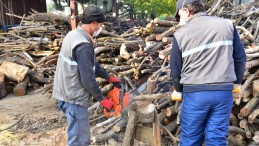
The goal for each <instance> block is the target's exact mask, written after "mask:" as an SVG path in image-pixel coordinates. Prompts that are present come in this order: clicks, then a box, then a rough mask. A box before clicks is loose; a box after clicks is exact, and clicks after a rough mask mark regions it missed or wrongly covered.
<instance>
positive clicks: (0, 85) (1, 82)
mask: <svg viewBox="0 0 259 146" xmlns="http://www.w3.org/2000/svg"><path fill="white" fill-rule="evenodd" d="M6 93H7V92H6V89H5V75H4V74H3V73H1V72H0V99H1V98H3V97H5V96H6Z"/></svg>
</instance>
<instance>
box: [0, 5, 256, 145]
mask: <svg viewBox="0 0 259 146" xmlns="http://www.w3.org/2000/svg"><path fill="white" fill-rule="evenodd" d="M231 3H232V2H228V1H227V0H225V1H224V0H221V1H215V2H214V3H213V2H212V3H211V4H210V5H211V9H209V10H208V13H209V14H210V15H218V16H223V17H226V18H230V19H232V20H233V22H234V24H235V25H236V26H237V30H238V31H239V33H240V38H241V40H242V42H243V44H244V46H245V49H246V50H245V51H246V54H247V64H246V69H247V71H246V73H245V76H244V82H243V84H242V91H241V94H240V95H235V104H234V107H233V111H232V114H231V117H230V125H231V126H230V130H229V135H228V141H229V144H230V145H248V144H253V143H254V144H256V143H258V142H259V141H258V136H259V134H258V133H259V132H258V125H259V118H258V114H259V112H258V108H259V107H258V105H259V98H258V95H257V94H258V91H259V90H258V89H257V86H258V85H257V84H258V73H259V71H258V66H259V62H258V56H259V55H258V52H259V48H258V47H259V40H258V39H259V37H258V24H259V23H258V4H257V3H248V4H246V5H241V6H238V5H236V6H235V5H233V4H231ZM247 8H251V9H249V10H248V9H247ZM231 10H232V11H231ZM230 11H231V12H230ZM36 14H37V13H36V12H34V14H32V16H29V17H21V19H22V21H21V24H22V25H21V26H18V27H14V28H12V29H11V30H10V31H9V32H8V33H0V42H1V44H0V55H1V62H2V65H1V67H0V72H2V73H3V74H0V79H1V80H0V88H1V89H3V87H6V88H8V92H13V91H14V92H17V93H19V95H24V94H25V93H26V92H25V91H26V87H28V88H29V89H31V90H32V91H33V92H34V93H35V92H37V91H42V90H44V91H45V92H51V90H52V82H53V77H54V71H55V67H56V61H57V57H58V52H59V49H60V46H61V45H62V40H63V38H64V36H65V34H66V33H67V32H68V30H69V25H68V23H67V22H66V21H61V19H60V18H57V17H54V16H51V18H52V17H54V18H55V19H54V20H55V21H54V20H53V19H50V18H49V19H48V20H46V19H44V20H41V21H40V20H36V19H35V18H33V16H34V15H36ZM42 15H43V14H42ZM110 19H111V20H112V21H114V22H115V20H114V19H113V18H110ZM256 22H257V23H256ZM114 25H115V24H114V23H112V22H110V23H105V28H106V29H104V30H103V31H102V32H101V35H100V37H99V38H97V39H96V41H95V42H96V46H97V47H96V49H95V54H96V59H97V61H98V62H99V63H100V64H101V66H103V67H104V68H105V69H106V70H107V71H108V72H109V74H111V75H114V76H118V77H121V78H124V79H125V81H126V82H127V85H128V87H127V88H126V89H127V91H129V92H130V93H134V91H135V90H136V89H139V88H138V87H142V88H144V89H145V90H144V91H142V90H141V91H140V92H141V93H140V94H139V93H138V94H139V95H137V94H134V96H132V102H131V103H130V105H129V106H128V107H127V108H125V109H123V111H122V112H121V115H120V116H118V117H117V116H116V117H110V118H107V117H105V116H104V115H103V110H102V109H101V108H99V103H98V102H94V100H93V102H91V103H90V107H89V109H88V110H89V120H90V124H91V127H92V129H91V130H92V137H91V139H92V142H93V143H97V144H103V143H108V144H109V145H113V146H115V145H140V144H141V143H142V142H145V143H146V144H150V145H157V144H159V143H160V142H161V141H162V145H173V144H176V145H177V143H178V141H179V134H180V126H179V124H180V110H181V102H173V101H172V100H171V99H170V95H171V94H170V93H171V92H172V91H173V89H172V86H171V78H170V67H169V59H170V57H169V55H170V52H171V48H172V45H173V44H172V39H173V34H174V32H175V30H176V29H177V28H178V27H179V26H178V25H177V23H176V22H174V21H170V20H160V19H154V20H152V21H151V22H150V23H148V24H147V25H146V27H134V28H131V29H128V30H127V31H126V32H124V33H118V31H117V30H121V29H119V28H117V27H114ZM5 78H6V79H5ZM96 80H97V82H98V83H99V85H100V87H101V89H102V91H103V93H104V95H106V94H107V92H108V91H110V90H111V89H112V88H113V85H112V84H109V83H108V82H107V81H105V80H103V79H101V78H96ZM42 86H44V87H43V88H40V87H42ZM10 87H12V88H10ZM9 88H10V89H9ZM14 88H22V90H17V91H15V90H14ZM28 88H27V89H28ZM5 92H6V90H0V96H1V95H3V94H5ZM17 95H18V94H17ZM153 133H154V134H153ZM161 135H162V137H161ZM134 139H136V140H135V141H134Z"/></svg>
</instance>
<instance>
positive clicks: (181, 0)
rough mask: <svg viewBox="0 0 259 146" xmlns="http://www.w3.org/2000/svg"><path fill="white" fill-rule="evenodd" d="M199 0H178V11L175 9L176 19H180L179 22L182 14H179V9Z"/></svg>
mask: <svg viewBox="0 0 259 146" xmlns="http://www.w3.org/2000/svg"><path fill="white" fill-rule="evenodd" d="M199 1H200V0H178V1H177V2H176V11H175V14H174V18H175V19H176V21H178V22H179V21H180V16H179V15H178V11H179V10H180V9H181V8H182V7H184V6H186V5H188V4H190V3H192V2H199Z"/></svg>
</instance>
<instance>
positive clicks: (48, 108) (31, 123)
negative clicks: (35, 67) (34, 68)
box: [0, 93, 67, 146]
mask: <svg viewBox="0 0 259 146" xmlns="http://www.w3.org/2000/svg"><path fill="white" fill-rule="evenodd" d="M16 123H17V124H16ZM14 124H16V125H15V126H12V125H14ZM10 126H12V127H11V128H9V129H8V130H4V131H2V130H3V129H5V128H7V127H10ZM66 139H67V137H66V119H65V117H64V116H63V113H61V112H59V111H58V110H57V109H56V104H55V100H54V99H51V98H48V97H47V96H45V95H42V94H41V93H38V94H35V95H26V96H23V97H17V96H14V95H13V94H9V95H8V96H7V97H5V98H3V99H1V100H0V146H25V145H26V146H32V145H33V146H37V145H40V146H65V145H66Z"/></svg>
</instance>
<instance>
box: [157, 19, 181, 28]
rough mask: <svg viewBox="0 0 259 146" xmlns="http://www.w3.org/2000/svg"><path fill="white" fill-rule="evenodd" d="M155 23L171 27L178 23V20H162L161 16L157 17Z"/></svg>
mask: <svg viewBox="0 0 259 146" xmlns="http://www.w3.org/2000/svg"><path fill="white" fill-rule="evenodd" d="M154 23H155V24H158V25H159V26H167V27H171V26H174V25H176V24H178V22H175V21H168V20H160V19H159V18H155V19H154Z"/></svg>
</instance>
